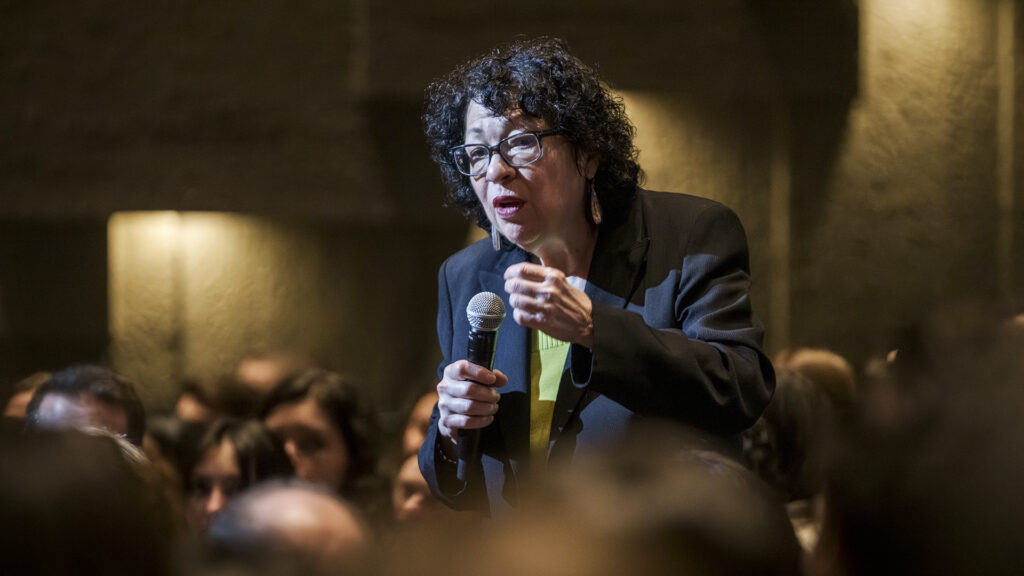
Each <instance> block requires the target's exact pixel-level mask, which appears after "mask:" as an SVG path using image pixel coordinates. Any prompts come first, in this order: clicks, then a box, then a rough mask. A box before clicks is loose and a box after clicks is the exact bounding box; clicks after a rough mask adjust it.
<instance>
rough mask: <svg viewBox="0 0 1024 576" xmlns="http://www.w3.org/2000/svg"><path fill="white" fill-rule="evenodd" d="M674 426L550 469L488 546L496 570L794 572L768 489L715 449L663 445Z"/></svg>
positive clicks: (784, 524)
mask: <svg viewBox="0 0 1024 576" xmlns="http://www.w3.org/2000/svg"><path fill="white" fill-rule="evenodd" d="M676 434H677V433H676V432H675V431H673V430H669V429H662V428H660V427H646V428H645V429H644V430H643V431H639V433H638V434H637V435H636V436H635V437H631V438H630V439H629V440H628V441H627V442H625V443H623V444H622V445H619V446H616V447H614V448H613V449H612V450H610V451H607V452H605V453H602V454H598V455H596V456H595V457H592V458H589V459H587V458H584V459H582V460H577V461H574V462H573V463H572V466H571V467H569V468H566V469H564V470H558V469H556V470H554V471H553V472H554V475H553V476H554V482H553V483H552V484H551V485H550V486H547V487H546V489H545V488H542V489H540V491H539V492H538V495H537V497H536V498H535V499H532V500H528V501H526V502H525V503H524V507H523V512H524V515H523V516H522V517H521V518H520V519H519V520H518V521H516V522H514V523H513V524H512V525H510V526H509V528H508V529H507V532H506V531H505V529H502V530H501V531H500V532H499V533H498V534H497V540H498V542H497V543H496V544H495V545H494V547H493V548H492V549H491V550H489V552H488V553H489V554H490V555H491V556H492V561H493V564H494V565H498V566H502V568H501V569H500V570H499V571H498V574H499V575H502V576H503V575H505V574H508V575H509V576H511V575H512V574H539V575H547V574H550V575H552V576H554V575H556V574H558V575H562V576H565V575H572V574H579V575H581V576H582V575H584V574H586V575H588V576H603V575H608V576H611V575H613V574H615V575H617V574H622V573H630V574H637V575H663V574H664V575H669V574H687V575H698V576H699V575H705V574H706V575H715V576H721V575H737V576H738V575H747V574H759V575H768V574H778V575H783V574H785V575H794V576H795V575H796V574H799V570H800V550H799V545H798V544H797V541H796V538H795V536H794V534H793V531H792V528H791V526H790V523H789V519H788V518H787V516H786V513H785V510H784V508H783V506H782V504H781V502H780V501H779V500H778V499H777V498H776V497H775V495H774V493H772V492H771V490H769V489H768V488H767V487H766V486H765V485H764V484H763V483H762V482H761V481H760V480H759V479H758V478H757V477H756V476H755V475H754V474H753V473H751V472H750V471H749V470H747V469H746V468H744V467H743V466H741V465H740V464H738V463H736V462H735V461H733V460H730V459H729V458H726V457H724V456H722V455H720V454H718V453H715V452H710V451H706V450H696V449H685V448H684V449H682V450H679V449H671V450H670V449H667V447H668V446H671V445H673V444H675V443H676V440H677V439H678V438H681V436H676ZM524 549H528V550H530V553H529V554H523V553H522V551H523V550H524Z"/></svg>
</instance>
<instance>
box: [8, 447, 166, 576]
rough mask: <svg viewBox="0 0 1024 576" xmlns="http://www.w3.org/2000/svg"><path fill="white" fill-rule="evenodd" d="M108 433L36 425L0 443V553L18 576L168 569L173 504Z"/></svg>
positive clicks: (157, 575)
mask: <svg viewBox="0 0 1024 576" xmlns="http://www.w3.org/2000/svg"><path fill="white" fill-rule="evenodd" d="M126 450H134V451H135V452H136V453H137V452H138V449H137V448H135V447H134V445H131V444H128V443H127V442H125V443H124V445H123V446H120V447H119V446H118V445H117V442H116V441H115V440H114V439H113V437H111V436H107V435H96V434H86V433H82V432H80V431H77V430H63V431H55V430H39V431H37V433H35V434H32V435H28V436H25V437H22V438H17V439H11V440H10V441H8V442H0V461H2V462H3V465H2V466H0V532H2V533H3V534H4V536H3V538H0V558H2V568H0V571H2V572H3V573H4V574H18V575H19V576H37V575H38V576H55V575H70V574H75V575H76V576H111V575H119V574H148V575H154V576H163V575H170V574H172V573H174V572H173V569H174V559H173V556H174V548H175V545H176V542H175V536H176V532H175V530H174V523H173V521H172V520H171V517H170V516H171V515H170V511H169V510H168V509H167V507H166V506H165V504H166V502H165V501H164V500H163V499H162V497H161V495H160V494H158V493H157V492H156V491H155V490H154V488H153V487H152V486H150V485H148V484H147V483H146V481H145V480H144V479H143V478H141V477H140V476H139V475H138V474H137V473H136V472H137V471H136V470H134V469H133V468H134V466H135V465H140V466H141V465H144V460H143V461H141V462H137V463H136V464H135V465H133V464H132V463H130V462H129V461H128V460H127V459H126V458H125V452H124V451H126Z"/></svg>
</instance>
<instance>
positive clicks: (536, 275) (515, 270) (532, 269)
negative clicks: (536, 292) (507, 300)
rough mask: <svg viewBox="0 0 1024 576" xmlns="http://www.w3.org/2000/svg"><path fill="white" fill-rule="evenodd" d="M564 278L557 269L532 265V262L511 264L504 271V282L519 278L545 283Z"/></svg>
mask: <svg viewBox="0 0 1024 576" xmlns="http://www.w3.org/2000/svg"><path fill="white" fill-rule="evenodd" d="M564 277H565V274H563V273H562V271H561V270H559V269H557V268H551V267H550V266H541V265H540V264H534V263H532V262H520V263H519V264H513V265H511V266H509V267H508V268H506V269H505V279H506V280H508V279H509V278H521V279H523V280H532V281H534V282H545V281H550V280H556V279H558V278H564Z"/></svg>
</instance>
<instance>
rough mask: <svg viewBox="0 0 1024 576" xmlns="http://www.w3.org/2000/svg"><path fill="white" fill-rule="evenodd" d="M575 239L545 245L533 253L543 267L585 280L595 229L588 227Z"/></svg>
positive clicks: (594, 240)
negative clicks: (555, 269)
mask: <svg viewBox="0 0 1024 576" xmlns="http://www.w3.org/2000/svg"><path fill="white" fill-rule="evenodd" d="M582 232H583V233H580V234H577V235H576V237H575V238H573V239H571V240H569V239H560V240H558V241H553V242H548V243H545V244H544V245H543V246H540V247H538V248H537V249H536V250H534V251H533V254H534V255H535V256H536V257H537V258H538V259H539V260H540V263H541V264H542V265H544V266H550V267H552V268H557V269H559V270H561V271H562V272H563V273H564V274H565V275H566V276H577V277H579V278H586V277H587V274H588V273H589V271H590V261H591V260H592V259H593V257H594V247H595V246H596V245H597V227H596V226H593V225H589V223H588V226H587V227H586V228H585V229H584V230H583V231H582Z"/></svg>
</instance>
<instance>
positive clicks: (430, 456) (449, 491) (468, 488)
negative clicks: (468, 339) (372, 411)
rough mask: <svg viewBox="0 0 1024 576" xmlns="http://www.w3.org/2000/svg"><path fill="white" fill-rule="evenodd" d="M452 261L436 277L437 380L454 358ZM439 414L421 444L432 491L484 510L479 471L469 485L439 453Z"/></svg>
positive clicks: (457, 504)
mask: <svg viewBox="0 0 1024 576" xmlns="http://www.w3.org/2000/svg"><path fill="white" fill-rule="evenodd" d="M449 264H450V260H448V261H445V262H444V264H442V265H441V269H440V271H439V272H438V277H437V283H438V287H437V338H438V342H439V343H440V346H441V354H442V356H443V359H442V360H441V364H440V366H438V369H437V378H438V380H440V379H441V378H442V377H443V375H444V369H445V367H446V366H448V364H450V363H451V361H452V360H451V358H452V331H453V328H452V299H451V292H450V291H449V283H448V277H447V273H448V267H449ZM439 414H440V413H439V411H438V409H437V405H436V404H435V405H434V411H433V413H432V414H431V416H430V428H428V429H427V436H426V438H425V439H424V440H423V444H422V445H420V451H419V465H420V472H422V473H423V478H424V479H425V480H426V481H427V485H428V486H430V492H431V493H432V494H433V495H434V496H435V497H437V498H438V499H439V500H441V501H442V502H444V503H445V504H447V505H448V506H449V507H451V508H454V509H456V510H474V509H482V507H483V506H484V505H485V503H486V501H481V500H480V494H483V493H485V490H484V488H483V486H482V475H481V474H480V473H478V472H476V471H475V472H476V473H473V474H471V475H470V478H469V480H470V484H469V485H467V484H464V483H462V482H459V480H458V479H457V478H456V477H455V472H456V465H455V464H454V463H451V462H448V461H446V460H445V459H444V458H442V457H441V456H440V455H439V454H438V450H439V449H440V447H439V446H438V443H439V442H444V441H446V440H444V438H443V437H442V436H441V434H440V432H439V431H438V429H437V420H438V417H439ZM475 484H481V485H480V486H476V485H475Z"/></svg>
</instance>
